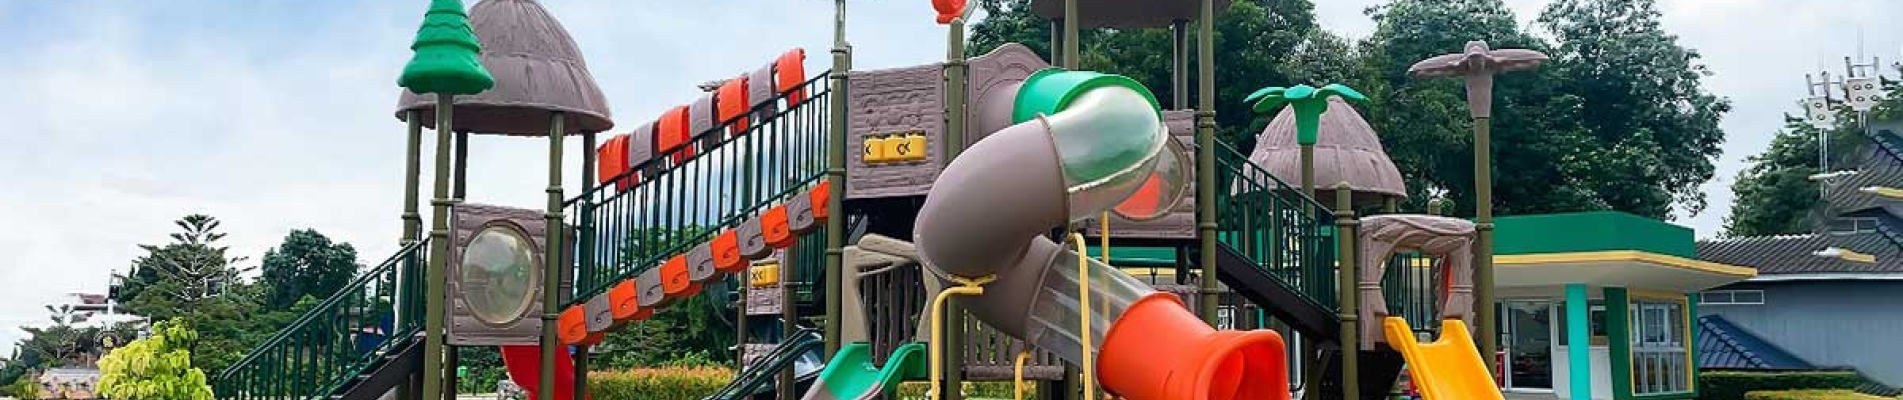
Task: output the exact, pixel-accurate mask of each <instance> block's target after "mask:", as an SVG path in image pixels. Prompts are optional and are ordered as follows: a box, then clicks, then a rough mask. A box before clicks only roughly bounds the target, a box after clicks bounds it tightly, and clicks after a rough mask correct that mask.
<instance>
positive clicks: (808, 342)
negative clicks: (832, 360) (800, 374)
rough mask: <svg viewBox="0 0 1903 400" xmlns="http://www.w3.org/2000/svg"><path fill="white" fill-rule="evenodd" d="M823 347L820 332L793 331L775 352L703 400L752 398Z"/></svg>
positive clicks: (743, 369)
mask: <svg viewBox="0 0 1903 400" xmlns="http://www.w3.org/2000/svg"><path fill="white" fill-rule="evenodd" d="M824 345H826V342H824V341H821V340H820V337H819V330H817V329H813V328H800V330H797V331H793V333H792V334H789V335H787V336H786V340H785V341H782V342H780V344H779V345H778V346H773V351H771V352H768V353H767V354H764V355H761V356H760V357H759V358H756V359H754V360H753V362H750V363H747V366H746V368H741V369H740V371H739V372H738V373H735V374H734V377H733V381H731V382H728V383H727V385H726V386H722V387H721V388H720V390H718V391H715V392H714V394H711V395H708V396H707V397H705V398H703V400H736V399H742V398H747V397H751V396H752V395H753V394H754V392H758V391H760V388H761V387H765V386H766V385H767V384H769V383H772V382H773V380H774V378H777V377H779V372H780V371H781V370H785V369H787V368H792V367H793V365H794V364H796V363H797V362H798V361H799V358H800V356H802V355H805V354H806V353H808V352H812V351H815V350H816V349H818V348H819V347H820V346H824ZM782 390H790V389H782Z"/></svg>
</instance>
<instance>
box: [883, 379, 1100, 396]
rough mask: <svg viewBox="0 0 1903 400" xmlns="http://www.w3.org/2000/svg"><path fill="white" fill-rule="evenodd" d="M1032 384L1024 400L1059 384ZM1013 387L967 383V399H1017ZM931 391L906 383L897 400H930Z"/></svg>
mask: <svg viewBox="0 0 1903 400" xmlns="http://www.w3.org/2000/svg"><path fill="white" fill-rule="evenodd" d="M1030 384H1031V387H1029V388H1026V392H1025V393H1024V398H1026V399H1033V400H1035V399H1037V394H1038V387H1037V385H1055V384H1058V383H1057V382H1043V381H1031V382H1030ZM1012 386H1013V384H1012V383H1011V382H1010V381H1005V382H965V398H968V399H1003V400H1011V399H1015V398H1017V396H1016V395H1014V394H1013V393H1011V388H1012ZM931 390H932V384H931V383H930V382H905V383H901V384H899V392H898V396H897V398H898V399H901V400H917V399H930V397H926V396H925V392H929V391H931ZM1100 398H1101V397H1100Z"/></svg>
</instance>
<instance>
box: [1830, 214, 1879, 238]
mask: <svg viewBox="0 0 1903 400" xmlns="http://www.w3.org/2000/svg"><path fill="white" fill-rule="evenodd" d="M1876 231H1877V219H1876V218H1839V219H1837V220H1834V221H1830V233H1833V234H1856V233H1870V232H1876Z"/></svg>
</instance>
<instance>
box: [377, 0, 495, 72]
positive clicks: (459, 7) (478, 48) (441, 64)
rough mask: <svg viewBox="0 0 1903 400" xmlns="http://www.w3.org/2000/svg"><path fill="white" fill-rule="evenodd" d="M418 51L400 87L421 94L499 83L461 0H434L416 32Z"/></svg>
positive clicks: (405, 70)
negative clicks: (485, 61)
mask: <svg viewBox="0 0 1903 400" xmlns="http://www.w3.org/2000/svg"><path fill="white" fill-rule="evenodd" d="M410 50H414V51H416V54H415V56H413V57H411V58H410V63H409V64H408V65H404V66H403V75H402V76H400V77H398V78H397V81H396V82H397V86H402V87H404V88H408V89H410V91H411V92H416V93H417V94H426V93H443V94H465V95H466V94H476V93H482V91H484V90H489V88H491V87H494V86H495V85H496V79H495V78H494V77H492V76H490V75H489V70H488V69H485V68H483V67H482V59H481V58H479V57H478V56H480V55H481V54H482V43H481V42H478V41H477V40H476V31H475V29H472V28H470V27H469V14H467V13H465V12H463V2H462V1H461V0H431V1H430V7H429V12H428V13H425V14H424V15H423V27H422V28H419V29H417V31H416V42H415V43H412V44H410Z"/></svg>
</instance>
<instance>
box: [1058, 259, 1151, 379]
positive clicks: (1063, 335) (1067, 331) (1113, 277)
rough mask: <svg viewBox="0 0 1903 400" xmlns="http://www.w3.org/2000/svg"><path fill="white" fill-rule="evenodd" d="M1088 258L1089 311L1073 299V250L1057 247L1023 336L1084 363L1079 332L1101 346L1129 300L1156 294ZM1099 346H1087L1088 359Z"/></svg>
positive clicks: (1074, 278) (1076, 278) (1074, 268)
mask: <svg viewBox="0 0 1903 400" xmlns="http://www.w3.org/2000/svg"><path fill="white" fill-rule="evenodd" d="M1086 262H1087V263H1089V264H1090V265H1089V273H1090V308H1091V309H1090V310H1083V309H1082V306H1081V304H1079V302H1078V300H1077V280H1078V275H1077V253H1076V252H1074V251H1071V250H1068V249H1066V250H1060V251H1058V252H1057V255H1056V257H1052V258H1051V262H1050V265H1049V266H1048V267H1047V268H1048V269H1046V270H1045V272H1044V278H1043V284H1042V285H1041V286H1040V287H1039V288H1038V291H1037V296H1036V297H1035V299H1034V300H1033V301H1032V302H1031V314H1030V316H1028V317H1027V320H1028V321H1027V322H1028V323H1027V324H1025V330H1026V332H1025V340H1028V341H1030V343H1031V344H1032V345H1034V346H1037V347H1038V348H1041V349H1045V350H1050V351H1052V352H1055V353H1057V356H1058V357H1061V358H1063V359H1064V360H1065V361H1069V362H1071V363H1072V364H1079V365H1081V364H1083V357H1084V350H1083V342H1082V341H1081V338H1082V337H1083V335H1085V334H1088V335H1091V336H1090V338H1091V343H1092V344H1095V345H1097V346H1102V345H1103V342H1104V335H1105V334H1106V333H1108V332H1109V330H1110V325H1111V324H1112V323H1114V322H1116V320H1117V318H1118V317H1120V316H1122V315H1123V312H1124V311H1125V310H1127V309H1129V308H1130V304H1131V303H1135V302H1136V301H1137V299H1139V298H1142V297H1143V296H1145V295H1148V294H1151V293H1156V290H1154V289H1151V288H1150V285H1147V284H1144V283H1143V282H1142V281H1138V280H1137V279H1136V278H1133V277H1131V276H1130V275H1128V274H1124V273H1123V271H1118V270H1117V269H1116V268H1111V267H1110V266H1108V265H1104V263H1103V262H1102V261H1098V260H1097V259H1094V258H1092V259H1087V261H1086ZM1085 312H1089V313H1091V315H1090V332H1088V333H1086V332H1083V329H1082V328H1083V327H1082V326H1079V324H1078V322H1079V318H1080V314H1082V313H1085ZM1100 350H1101V349H1098V348H1093V349H1091V351H1092V353H1091V354H1090V357H1093V360H1094V357H1097V356H1098V354H1097V351H1100Z"/></svg>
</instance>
